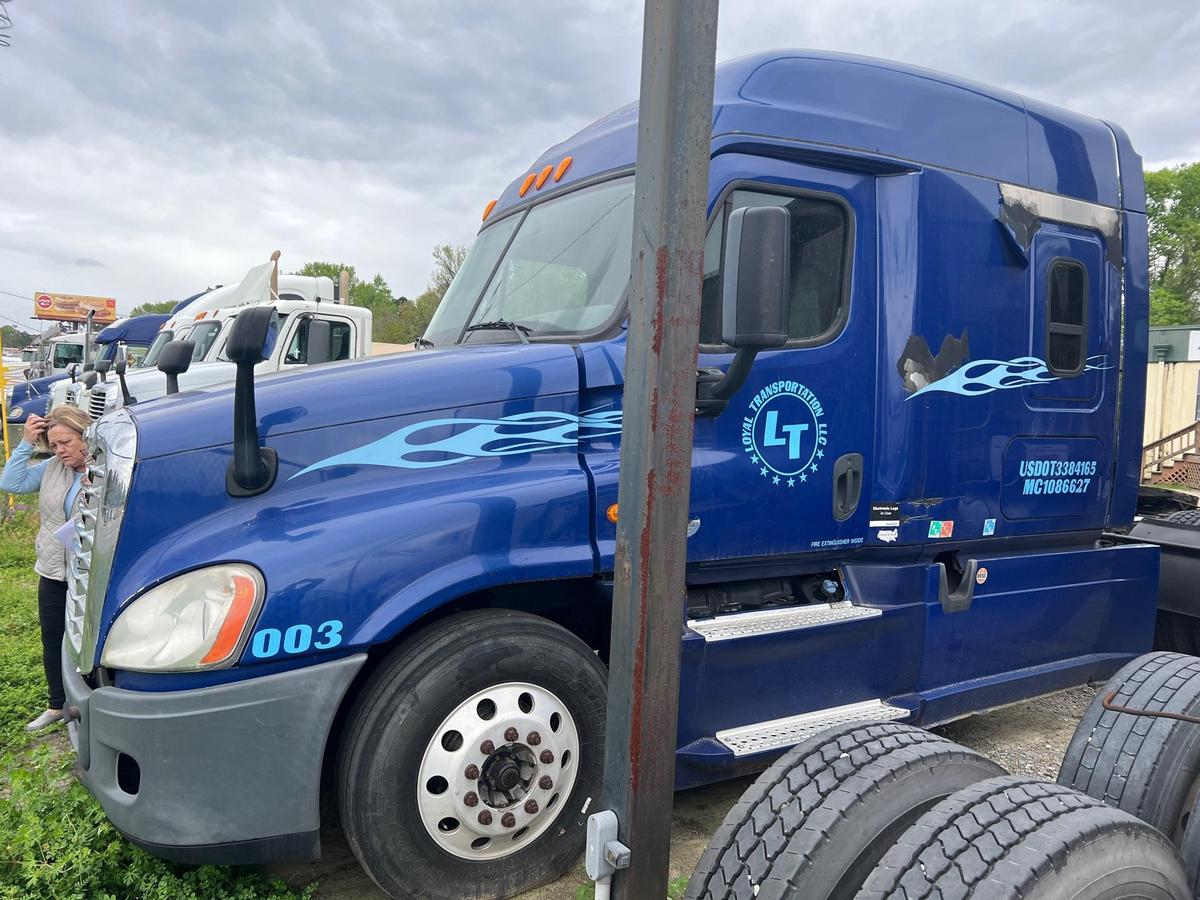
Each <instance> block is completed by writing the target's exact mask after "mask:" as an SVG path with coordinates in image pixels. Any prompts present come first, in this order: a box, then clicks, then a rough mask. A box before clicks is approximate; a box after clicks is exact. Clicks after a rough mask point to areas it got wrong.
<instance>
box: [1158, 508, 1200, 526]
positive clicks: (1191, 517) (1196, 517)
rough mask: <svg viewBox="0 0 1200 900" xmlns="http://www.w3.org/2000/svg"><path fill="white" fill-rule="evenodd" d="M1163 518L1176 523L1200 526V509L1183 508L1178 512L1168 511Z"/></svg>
mask: <svg viewBox="0 0 1200 900" xmlns="http://www.w3.org/2000/svg"><path fill="white" fill-rule="evenodd" d="M1163 518H1164V519H1166V520H1167V521H1168V522H1173V523H1174V524H1176V525H1188V526H1190V527H1192V528H1200V509H1181V510H1179V511H1178V512H1173V513H1167V515H1165V516H1163Z"/></svg>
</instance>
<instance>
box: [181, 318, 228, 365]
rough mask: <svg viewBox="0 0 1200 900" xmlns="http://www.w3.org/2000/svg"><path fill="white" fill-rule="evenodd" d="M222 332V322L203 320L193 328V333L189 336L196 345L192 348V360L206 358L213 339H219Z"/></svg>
mask: <svg viewBox="0 0 1200 900" xmlns="http://www.w3.org/2000/svg"><path fill="white" fill-rule="evenodd" d="M220 333H221V323H220V322H201V323H200V324H199V325H197V326H196V327H195V328H193V329H192V332H191V334H190V335H189V336H188V340H189V341H191V342H192V343H193V344H195V345H196V346H195V347H194V348H192V362H196V361H197V360H201V359H204V357H206V356H207V355H208V351H209V349H210V348H211V347H212V345H213V341H215V340H216V339H217V335H218V334H220Z"/></svg>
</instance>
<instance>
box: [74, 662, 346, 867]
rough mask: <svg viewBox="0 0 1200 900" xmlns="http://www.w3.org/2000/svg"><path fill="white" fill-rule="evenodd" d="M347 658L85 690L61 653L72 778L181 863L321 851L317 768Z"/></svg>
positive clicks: (132, 832) (142, 841)
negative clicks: (205, 679)
mask: <svg viewBox="0 0 1200 900" xmlns="http://www.w3.org/2000/svg"><path fill="white" fill-rule="evenodd" d="M365 661H366V655H365V654H361V653H360V654H356V655H354V656H348V657H345V658H343V659H338V660H334V661H332V662H327V663H320V664H318V665H314V666H308V667H307V668H303V669H295V670H293V671H290V672H282V673H278V674H275V675H263V676H261V677H258V678H250V679H247V680H246V681H240V682H236V683H233V684H223V685H217V686H215V687H208V688H200V689H196V690H186V691H169V692H163V693H147V692H143V691H127V690H122V689H120V688H115V687H101V688H97V689H96V690H92V689H91V688H90V687H88V685H87V682H85V681H84V680H83V676H82V675H80V674H79V671H78V669H77V668H76V667H75V664H74V663H73V662H71V660H70V657H69V656H68V655H67V652H66V649H65V644H64V650H63V655H62V669H63V683H64V685H65V687H66V694H67V704H68V706H69V707H73V708H74V709H77V710H78V716H77V718H76V719H75V721H72V722H71V723H70V728H69V731H70V734H71V743H72V744H73V745H74V747H75V751H76V753H77V754H78V761H79V767H80V769H82V776H81V777H82V781H83V783H84V785H85V786H86V787H87V789H88V790H89V791H91V793H92V794H93V795H94V796H95V797H96V799H97V800H99V801H100V805H101V806H102V807H104V811H105V813H106V814H107V815H108V818H109V819H110V820H111V821H112V823H113V825H115V826H116V827H117V828H118V829H119V830H120V831H121V832H122V833H123V834H124V835H125V836H126V837H127V838H129V840H131V841H132V842H133V843H135V844H137V845H138V846H140V847H142V848H144V849H146V850H148V851H149V852H151V853H153V854H155V855H156V856H162V857H165V858H167V859H172V860H175V861H177V862H186V863H222V864H228V865H232V864H242V863H255V862H268V861H272V860H279V859H304V858H313V857H315V856H318V855H319V854H320V841H319V839H318V836H317V835H318V830H319V828H320V812H319V803H320V783H321V765H322V761H323V759H324V755H325V744H326V740H327V738H328V735H329V727H330V724H331V723H332V721H333V717H334V715H335V714H336V713H337V710H338V706H339V704H340V703H341V699H342V697H343V695H344V694H345V692H346V689H347V688H348V687H349V686H350V682H351V681H353V680H354V676H355V675H357V674H358V671H359V670H360V669H361V668H362V665H363V663H364V662H365Z"/></svg>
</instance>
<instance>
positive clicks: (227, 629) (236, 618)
mask: <svg viewBox="0 0 1200 900" xmlns="http://www.w3.org/2000/svg"><path fill="white" fill-rule="evenodd" d="M231 580H232V581H233V603H231V604H230V605H229V614H228V615H226V616H225V621H224V622H222V623H221V630H220V631H219V632H218V633H217V639H216V640H215V641H214V642H213V645H212V649H211V650H209V651H208V653H206V654H204V659H202V660H200V664H201V665H202V666H211V665H213V664H215V663H219V662H224V661H225V660H226V659H228V658H229V655H230V654H231V653H233V651H234V650H236V649H237V646H238V643H239V641H240V640H241V637H242V631H243V630H244V629H245V627H246V621H247V620H248V619H249V618H250V614H251V613H252V612H254V601H255V600H256V599H257V597H258V586H257V585H256V584H255V583H254V579H253V578H251V577H250V576H249V575H233V576H231Z"/></svg>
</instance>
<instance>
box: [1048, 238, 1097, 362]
mask: <svg viewBox="0 0 1200 900" xmlns="http://www.w3.org/2000/svg"><path fill="white" fill-rule="evenodd" d="M1046 277H1047V280H1048V282H1049V283H1048V284H1047V286H1046V304H1047V306H1048V309H1047V314H1046V364H1047V367H1048V368H1049V369H1050V371H1051V372H1053V373H1054V374H1055V375H1078V374H1079V373H1080V372H1082V371H1083V366H1084V362H1085V360H1086V358H1087V352H1086V346H1087V326H1086V323H1087V271H1086V270H1085V269H1084V268H1083V266H1081V265H1080V264H1079V263H1077V262H1075V261H1074V260H1069V259H1056V260H1055V261H1054V262H1053V263H1051V264H1050V271H1049V273H1048V274H1047V276H1046Z"/></svg>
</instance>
